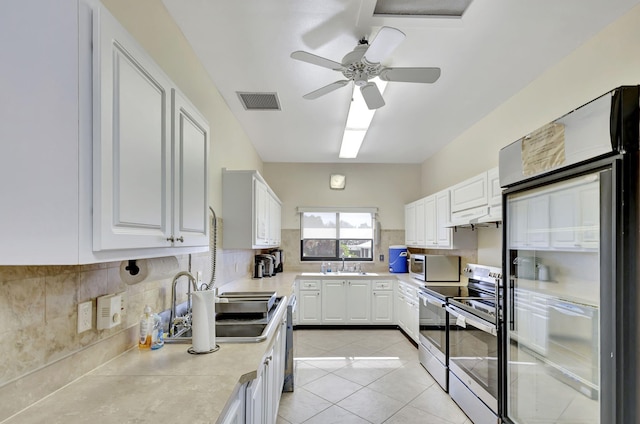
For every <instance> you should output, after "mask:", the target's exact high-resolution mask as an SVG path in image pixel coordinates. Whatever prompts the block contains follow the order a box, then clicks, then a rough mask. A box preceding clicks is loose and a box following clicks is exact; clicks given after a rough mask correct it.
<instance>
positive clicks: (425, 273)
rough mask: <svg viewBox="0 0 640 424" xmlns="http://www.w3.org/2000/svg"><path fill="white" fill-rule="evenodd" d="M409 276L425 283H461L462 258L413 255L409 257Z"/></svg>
mask: <svg viewBox="0 0 640 424" xmlns="http://www.w3.org/2000/svg"><path fill="white" fill-rule="evenodd" d="M409 274H410V275H411V276H412V277H413V278H416V279H418V280H421V281H424V282H435V281H438V282H455V281H460V256H445V255H423V254H419V253H412V254H411V255H410V257H409Z"/></svg>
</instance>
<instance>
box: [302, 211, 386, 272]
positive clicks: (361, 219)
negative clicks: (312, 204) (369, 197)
mask: <svg viewBox="0 0 640 424" xmlns="http://www.w3.org/2000/svg"><path fill="white" fill-rule="evenodd" d="M374 217H375V215H374V214H373V213H371V212H325V211H322V212H306V211H305V212H301V213H300V259H301V260H302V261H327V260H328V261H332V260H342V258H343V257H344V259H345V260H346V261H349V260H350V261H373V233H374V232H373V228H374Z"/></svg>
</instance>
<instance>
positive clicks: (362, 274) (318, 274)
mask: <svg viewBox="0 0 640 424" xmlns="http://www.w3.org/2000/svg"><path fill="white" fill-rule="evenodd" d="M300 275H302V276H303V277H305V276H306V277H331V276H334V277H377V276H378V274H377V273H375V272H339V271H338V272H324V273H323V272H303V273H302V274H300Z"/></svg>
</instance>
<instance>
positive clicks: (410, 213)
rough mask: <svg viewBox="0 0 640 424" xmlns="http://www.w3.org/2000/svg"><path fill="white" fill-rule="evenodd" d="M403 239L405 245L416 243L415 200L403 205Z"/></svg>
mask: <svg viewBox="0 0 640 424" xmlns="http://www.w3.org/2000/svg"><path fill="white" fill-rule="evenodd" d="M404 239H405V244H406V245H407V246H416V245H417V244H418V242H417V237H416V202H412V203H409V204H407V205H405V206H404Z"/></svg>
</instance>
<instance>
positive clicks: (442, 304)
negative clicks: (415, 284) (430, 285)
mask: <svg viewBox="0 0 640 424" xmlns="http://www.w3.org/2000/svg"><path fill="white" fill-rule="evenodd" d="M418 297H419V298H420V299H422V303H424V306H427V303H426V302H429V303H430V304H432V305H434V306H439V307H440V308H444V307H445V305H446V303H445V302H443V301H442V300H440V299H437V298H435V297H433V296H429V295H428V294H427V293H425V292H418Z"/></svg>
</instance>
